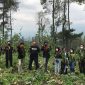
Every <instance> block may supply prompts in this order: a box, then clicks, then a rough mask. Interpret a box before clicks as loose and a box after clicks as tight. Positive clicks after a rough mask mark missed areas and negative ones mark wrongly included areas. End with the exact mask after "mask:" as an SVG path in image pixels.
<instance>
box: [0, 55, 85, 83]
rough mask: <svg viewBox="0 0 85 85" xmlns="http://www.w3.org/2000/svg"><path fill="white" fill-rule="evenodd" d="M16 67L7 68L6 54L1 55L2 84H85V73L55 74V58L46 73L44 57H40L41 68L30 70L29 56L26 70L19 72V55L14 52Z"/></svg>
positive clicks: (0, 75) (0, 74)
mask: <svg viewBox="0 0 85 85" xmlns="http://www.w3.org/2000/svg"><path fill="white" fill-rule="evenodd" d="M13 58H14V62H13V63H14V67H13V68H9V69H6V68H5V58H4V55H3V56H0V85H85V75H83V74H80V73H79V72H76V73H75V74H70V73H68V74H67V75H63V74H62V75H55V74H54V71H53V70H54V67H53V58H50V62H49V67H48V72H47V73H44V69H43V58H42V57H40V58H39V61H40V62H39V63H40V64H41V65H40V69H39V70H37V71H36V70H34V67H33V70H32V71H29V70H28V69H27V68H28V57H26V59H25V65H24V71H23V72H22V73H18V72H17V62H18V60H17V55H16V54H14V56H13Z"/></svg>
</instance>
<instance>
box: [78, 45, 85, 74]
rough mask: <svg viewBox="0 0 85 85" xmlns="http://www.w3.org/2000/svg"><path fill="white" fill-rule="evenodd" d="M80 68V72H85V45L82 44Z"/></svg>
mask: <svg viewBox="0 0 85 85" xmlns="http://www.w3.org/2000/svg"><path fill="white" fill-rule="evenodd" d="M79 57H80V59H79V70H80V73H84V74H85V49H84V45H81V46H80V52H79Z"/></svg>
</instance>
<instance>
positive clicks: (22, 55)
mask: <svg viewBox="0 0 85 85" xmlns="http://www.w3.org/2000/svg"><path fill="white" fill-rule="evenodd" d="M17 51H18V72H22V65H23V59H24V58H25V46H24V43H23V42H21V43H20V44H19V45H18V47H17Z"/></svg>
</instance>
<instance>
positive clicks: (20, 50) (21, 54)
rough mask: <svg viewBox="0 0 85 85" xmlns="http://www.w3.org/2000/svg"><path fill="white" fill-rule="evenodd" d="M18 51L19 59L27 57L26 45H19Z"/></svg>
mask: <svg viewBox="0 0 85 85" xmlns="http://www.w3.org/2000/svg"><path fill="white" fill-rule="evenodd" d="M17 51H18V58H19V59H22V58H24V57H25V47H24V45H19V46H18V47H17Z"/></svg>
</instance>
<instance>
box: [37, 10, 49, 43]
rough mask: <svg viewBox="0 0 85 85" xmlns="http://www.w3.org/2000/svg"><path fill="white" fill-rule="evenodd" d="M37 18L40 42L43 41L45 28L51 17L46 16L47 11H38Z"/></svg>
mask: <svg viewBox="0 0 85 85" xmlns="http://www.w3.org/2000/svg"><path fill="white" fill-rule="evenodd" d="M37 18H38V19H37V20H38V22H37V25H38V32H37V34H36V38H38V41H39V43H43V41H44V35H45V30H46V27H47V25H48V23H49V19H48V18H46V17H45V13H44V12H42V11H41V12H39V13H38V17H37Z"/></svg>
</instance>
